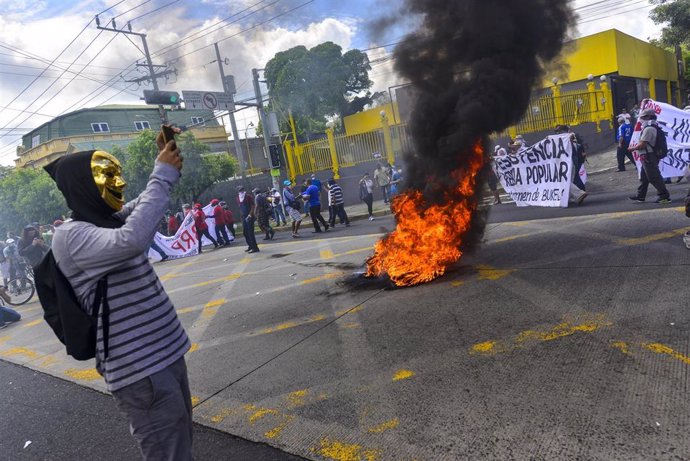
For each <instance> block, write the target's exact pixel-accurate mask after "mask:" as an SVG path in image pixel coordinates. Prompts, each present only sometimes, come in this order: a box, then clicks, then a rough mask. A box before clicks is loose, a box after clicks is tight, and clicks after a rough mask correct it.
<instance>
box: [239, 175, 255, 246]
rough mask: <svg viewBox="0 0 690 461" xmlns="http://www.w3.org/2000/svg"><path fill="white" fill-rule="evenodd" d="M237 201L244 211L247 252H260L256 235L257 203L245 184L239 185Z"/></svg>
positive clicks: (243, 226)
mask: <svg viewBox="0 0 690 461" xmlns="http://www.w3.org/2000/svg"><path fill="white" fill-rule="evenodd" d="M237 193H238V196H237V202H238V203H239V205H240V213H242V234H243V235H244V239H245V240H246V241H247V249H246V250H244V251H245V252H247V253H258V252H259V245H258V244H257V243H256V236H255V235H254V223H255V222H256V205H255V203H254V197H253V196H252V194H250V193H249V192H246V191H245V190H244V186H237Z"/></svg>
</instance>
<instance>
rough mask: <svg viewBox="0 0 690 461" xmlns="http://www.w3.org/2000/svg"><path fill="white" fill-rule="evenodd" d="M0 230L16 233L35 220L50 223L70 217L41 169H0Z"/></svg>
mask: <svg viewBox="0 0 690 461" xmlns="http://www.w3.org/2000/svg"><path fill="white" fill-rule="evenodd" d="M0 201H2V204H3V206H2V207H1V208H0V227H1V228H2V232H3V235H4V233H5V232H7V231H12V232H15V233H19V231H20V230H21V229H22V228H23V227H24V226H25V225H26V224H29V223H31V222H34V221H38V222H39V223H41V224H47V223H52V222H53V221H54V220H55V219H57V218H62V217H63V216H64V215H67V214H69V210H68V209H67V204H66V203H65V199H64V198H63V197H62V194H61V193H60V191H59V190H58V189H57V187H56V186H55V183H54V182H53V180H52V179H51V178H50V176H48V173H46V172H45V171H43V169H36V170H34V169H20V170H9V171H8V170H7V169H4V170H3V176H2V178H0Z"/></svg>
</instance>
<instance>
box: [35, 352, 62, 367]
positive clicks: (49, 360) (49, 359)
mask: <svg viewBox="0 0 690 461" xmlns="http://www.w3.org/2000/svg"><path fill="white" fill-rule="evenodd" d="M57 361H58V359H57V357H55V356H52V355H48V356H46V357H45V358H44V359H43V360H41V363H40V364H39V365H40V366H42V367H46V368H49V367H51V366H53V365H54V364H55V363H57Z"/></svg>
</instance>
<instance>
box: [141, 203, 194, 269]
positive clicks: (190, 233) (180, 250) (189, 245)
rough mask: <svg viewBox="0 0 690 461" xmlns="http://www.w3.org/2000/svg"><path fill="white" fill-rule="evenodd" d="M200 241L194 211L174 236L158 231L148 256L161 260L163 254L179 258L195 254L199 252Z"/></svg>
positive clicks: (186, 217)
mask: <svg viewBox="0 0 690 461" xmlns="http://www.w3.org/2000/svg"><path fill="white" fill-rule="evenodd" d="M198 242H199V241H198V240H197V238H196V230H195V229H194V217H193V216H192V213H188V214H187V216H185V218H184V221H182V225H181V226H180V228H179V229H178V230H177V232H176V233H175V235H174V236H172V237H166V236H165V235H163V234H161V233H159V232H156V235H155V237H154V238H153V242H151V248H149V252H148V256H149V258H152V259H153V260H154V261H160V260H161V259H164V258H163V255H165V256H167V258H165V259H178V258H185V257H187V256H194V255H197V254H199V243H198Z"/></svg>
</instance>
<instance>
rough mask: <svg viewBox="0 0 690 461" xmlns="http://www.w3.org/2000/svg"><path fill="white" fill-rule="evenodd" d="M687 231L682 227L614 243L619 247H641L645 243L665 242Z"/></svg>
mask: <svg viewBox="0 0 690 461" xmlns="http://www.w3.org/2000/svg"><path fill="white" fill-rule="evenodd" d="M687 230H688V228H687V227H682V228H680V229H674V230H670V231H667V232H661V233H659V234H652V235H645V236H644V237H636V238H624V239H617V240H616V241H615V242H616V243H617V244H619V245H642V244H645V243H651V242H655V241H657V240H666V239H669V238H673V237H677V236H679V235H683V234H685V232H687Z"/></svg>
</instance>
